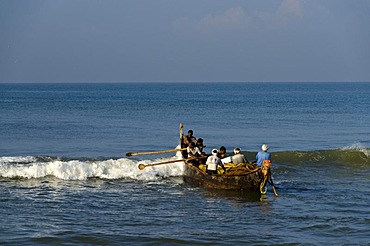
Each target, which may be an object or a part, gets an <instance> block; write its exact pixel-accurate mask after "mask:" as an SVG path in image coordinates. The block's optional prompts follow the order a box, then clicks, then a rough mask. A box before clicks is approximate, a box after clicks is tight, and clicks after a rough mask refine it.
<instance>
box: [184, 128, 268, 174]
mask: <svg viewBox="0 0 370 246" xmlns="http://www.w3.org/2000/svg"><path fill="white" fill-rule="evenodd" d="M193 134H194V132H193V130H189V131H188V134H187V135H186V136H183V143H184V145H185V146H183V147H187V154H188V158H189V161H190V162H191V163H192V164H193V165H194V166H199V165H200V164H206V165H207V169H206V172H207V173H209V174H217V168H218V166H220V167H221V168H222V169H223V170H224V172H226V168H225V166H224V164H223V162H222V159H223V158H226V157H227V156H226V148H225V147H224V146H221V147H220V149H219V150H217V149H213V150H212V152H211V155H207V154H206V153H205V152H204V151H203V149H204V148H205V147H206V146H205V145H204V144H203V139H202V138H198V139H197V138H195V137H194V135H193ZM261 149H262V150H261V151H259V152H258V153H257V155H256V161H255V162H253V163H255V164H257V166H259V167H260V166H262V167H263V165H264V164H266V163H268V164H270V163H271V154H270V153H269V152H267V151H268V149H269V146H268V145H267V144H263V145H262V147H261ZM205 159H206V161H204V160H205ZM229 162H232V163H233V164H239V163H249V161H248V159H247V158H246V157H245V156H244V155H243V154H242V153H241V149H240V148H235V149H234V155H233V156H231V157H230V161H229Z"/></svg>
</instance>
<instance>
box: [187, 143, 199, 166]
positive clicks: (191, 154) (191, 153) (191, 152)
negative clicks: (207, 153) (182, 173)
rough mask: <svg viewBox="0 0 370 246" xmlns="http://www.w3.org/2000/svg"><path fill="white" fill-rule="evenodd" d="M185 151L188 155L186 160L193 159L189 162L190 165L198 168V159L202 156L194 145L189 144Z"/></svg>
mask: <svg viewBox="0 0 370 246" xmlns="http://www.w3.org/2000/svg"><path fill="white" fill-rule="evenodd" d="M186 151H187V153H188V158H191V159H193V160H190V161H189V162H190V163H192V164H193V165H194V166H199V163H200V158H199V157H201V156H203V154H202V152H200V150H199V148H198V147H196V146H195V143H194V142H191V143H190V145H189V146H188V147H187V148H186Z"/></svg>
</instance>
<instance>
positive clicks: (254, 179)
mask: <svg viewBox="0 0 370 246" xmlns="http://www.w3.org/2000/svg"><path fill="white" fill-rule="evenodd" d="M261 175H262V174H261V172H260V171H255V172H250V173H248V174H245V175H228V174H213V175H210V174H207V173H205V172H204V171H202V170H201V169H199V168H197V167H195V166H193V165H192V164H189V163H186V165H185V172H184V180H185V182H187V183H191V184H194V185H198V186H201V187H204V188H212V189H222V190H248V191H255V192H259V191H260V184H261V182H262V180H263V178H262V177H263V176H261Z"/></svg>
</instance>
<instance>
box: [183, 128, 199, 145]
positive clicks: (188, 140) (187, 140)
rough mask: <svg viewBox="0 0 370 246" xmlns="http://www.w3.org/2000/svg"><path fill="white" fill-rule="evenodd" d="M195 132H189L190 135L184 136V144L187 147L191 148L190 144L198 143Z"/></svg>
mask: <svg viewBox="0 0 370 246" xmlns="http://www.w3.org/2000/svg"><path fill="white" fill-rule="evenodd" d="M193 134H194V132H193V130H189V131H188V135H186V136H184V144H185V145H186V146H190V143H196V142H197V139H196V137H194V136H193Z"/></svg>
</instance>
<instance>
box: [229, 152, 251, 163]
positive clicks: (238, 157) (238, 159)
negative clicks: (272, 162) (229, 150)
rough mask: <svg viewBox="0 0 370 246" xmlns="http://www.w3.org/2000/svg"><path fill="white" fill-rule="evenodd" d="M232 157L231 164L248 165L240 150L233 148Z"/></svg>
mask: <svg viewBox="0 0 370 246" xmlns="http://www.w3.org/2000/svg"><path fill="white" fill-rule="evenodd" d="M234 154H235V155H234V156H233V157H232V162H233V163H234V164H239V163H248V160H247V158H245V156H244V155H243V154H241V153H240V148H235V149H234Z"/></svg>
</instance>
